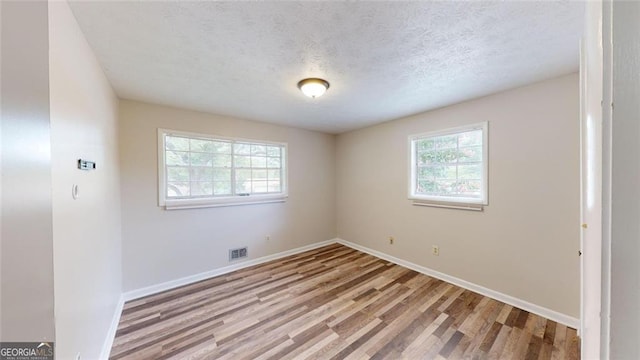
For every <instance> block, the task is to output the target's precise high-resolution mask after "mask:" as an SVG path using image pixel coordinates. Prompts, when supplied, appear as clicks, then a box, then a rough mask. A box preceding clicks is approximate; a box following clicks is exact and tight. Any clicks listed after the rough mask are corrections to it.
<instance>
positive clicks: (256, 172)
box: [251, 170, 267, 181]
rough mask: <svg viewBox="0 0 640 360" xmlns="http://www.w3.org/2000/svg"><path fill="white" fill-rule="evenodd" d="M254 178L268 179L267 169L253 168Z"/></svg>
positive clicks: (252, 175)
mask: <svg viewBox="0 0 640 360" xmlns="http://www.w3.org/2000/svg"><path fill="white" fill-rule="evenodd" d="M251 177H252V179H253V180H254V181H255V180H267V170H253V171H252V172H251Z"/></svg>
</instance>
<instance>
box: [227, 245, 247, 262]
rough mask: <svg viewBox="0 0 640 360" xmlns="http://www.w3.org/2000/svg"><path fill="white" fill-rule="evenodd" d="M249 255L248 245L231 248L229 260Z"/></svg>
mask: <svg viewBox="0 0 640 360" xmlns="http://www.w3.org/2000/svg"><path fill="white" fill-rule="evenodd" d="M246 257H247V247H246V246H245V247H243V248H240V249H232V250H229V261H231V260H237V259H242V258H246Z"/></svg>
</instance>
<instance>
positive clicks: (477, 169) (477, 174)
mask: <svg viewBox="0 0 640 360" xmlns="http://www.w3.org/2000/svg"><path fill="white" fill-rule="evenodd" d="M458 179H478V180H479V179H482V167H481V166H480V164H475V165H459V166H458Z"/></svg>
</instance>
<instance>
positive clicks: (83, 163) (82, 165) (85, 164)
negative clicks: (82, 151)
mask: <svg viewBox="0 0 640 360" xmlns="http://www.w3.org/2000/svg"><path fill="white" fill-rule="evenodd" d="M78 169H80V170H95V169H96V163H94V162H93V161H89V160H82V159H78Z"/></svg>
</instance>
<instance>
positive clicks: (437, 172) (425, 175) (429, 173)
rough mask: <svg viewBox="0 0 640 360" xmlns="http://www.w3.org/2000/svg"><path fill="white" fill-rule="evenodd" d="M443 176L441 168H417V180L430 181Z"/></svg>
mask: <svg viewBox="0 0 640 360" xmlns="http://www.w3.org/2000/svg"><path fill="white" fill-rule="evenodd" d="M442 176H444V168H443V167H442V166H423V167H419V168H418V179H430V180H432V179H433V178H435V177H442Z"/></svg>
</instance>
